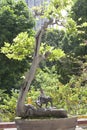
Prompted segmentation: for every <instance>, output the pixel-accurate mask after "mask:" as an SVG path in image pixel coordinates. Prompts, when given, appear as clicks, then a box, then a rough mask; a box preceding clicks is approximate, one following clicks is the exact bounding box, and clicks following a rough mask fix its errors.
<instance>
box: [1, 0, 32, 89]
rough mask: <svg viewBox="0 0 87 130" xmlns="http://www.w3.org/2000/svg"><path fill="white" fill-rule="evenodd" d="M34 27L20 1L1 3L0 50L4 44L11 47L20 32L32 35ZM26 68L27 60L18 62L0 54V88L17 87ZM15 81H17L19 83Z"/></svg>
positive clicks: (24, 6) (30, 17)
mask: <svg viewBox="0 0 87 130" xmlns="http://www.w3.org/2000/svg"><path fill="white" fill-rule="evenodd" d="M34 25H35V21H34V18H33V16H32V13H31V12H30V11H29V9H28V7H27V5H26V4H25V3H24V2H23V1H22V0H18V1H14V0H10V1H9V0H6V1H1V3H0V48H1V47H3V46H4V43H5V42H9V44H10V45H11V44H12V41H13V38H15V37H16V36H17V35H18V34H19V33H21V32H27V33H28V35H33V31H32V28H33V27H34ZM10 45H9V46H10ZM9 46H8V49H9ZM28 66H29V63H28V60H27V58H26V59H25V60H22V61H18V60H13V59H9V58H7V57H6V56H5V55H4V54H2V53H0V68H1V70H0V87H1V88H3V89H4V88H6V89H7V90H8V91H10V89H11V88H12V87H17V86H19V84H20V79H21V76H22V74H23V73H24V71H25V70H26V68H27V67H28ZM9 81H10V82H9ZM17 81H19V83H18V82H17Z"/></svg>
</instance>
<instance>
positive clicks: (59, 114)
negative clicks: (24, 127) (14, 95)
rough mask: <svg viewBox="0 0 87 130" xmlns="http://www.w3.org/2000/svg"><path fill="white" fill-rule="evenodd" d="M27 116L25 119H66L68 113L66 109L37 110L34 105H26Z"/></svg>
mask: <svg viewBox="0 0 87 130" xmlns="http://www.w3.org/2000/svg"><path fill="white" fill-rule="evenodd" d="M25 109H26V114H25V117H30V118H44V117H45V118H48V117H53V118H66V117H68V116H67V111H66V110H64V109H56V108H52V107H51V108H35V107H34V106H32V105H27V104H26V105H25Z"/></svg>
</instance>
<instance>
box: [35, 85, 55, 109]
mask: <svg viewBox="0 0 87 130" xmlns="http://www.w3.org/2000/svg"><path fill="white" fill-rule="evenodd" d="M49 102H50V104H51V107H52V106H53V102H52V98H51V97H49V96H46V95H45V94H44V91H43V89H42V88H40V96H39V97H38V100H37V101H36V105H37V106H38V107H42V105H43V104H46V108H47V106H48V103H49Z"/></svg>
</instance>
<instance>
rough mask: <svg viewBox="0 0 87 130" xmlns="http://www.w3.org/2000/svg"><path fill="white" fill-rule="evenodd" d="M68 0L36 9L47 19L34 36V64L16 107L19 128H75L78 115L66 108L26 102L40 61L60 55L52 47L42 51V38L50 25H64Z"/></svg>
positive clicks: (71, 129) (55, 1) (57, 1)
mask: <svg viewBox="0 0 87 130" xmlns="http://www.w3.org/2000/svg"><path fill="white" fill-rule="evenodd" d="M68 2H70V0H63V1H62V4H61V2H60V0H53V1H52V2H51V4H50V5H49V7H46V9H44V8H43V7H42V10H41V12H39V11H37V10H34V11H35V14H37V15H43V14H45V16H46V17H47V20H46V21H45V22H44V24H43V26H42V27H41V28H40V29H39V30H38V32H37V33H36V36H35V38H34V39H35V49H34V55H33V60H32V64H31V67H30V69H29V70H28V71H27V73H26V75H25V79H24V82H23V84H22V86H21V89H20V93H19V97H18V101H17V107H16V115H17V117H20V119H16V120H15V121H16V124H17V129H18V130H63V129H64V130H75V127H76V123H77V119H76V117H74V118H68V116H67V112H66V111H65V110H63V109H55V108H51V109H43V108H35V107H34V106H32V105H26V104H25V98H26V95H27V93H28V91H29V88H30V85H31V83H32V81H33V79H34V76H35V72H36V70H37V68H38V65H39V63H40V62H41V61H43V60H45V59H47V58H48V57H52V56H53V57H58V53H59V52H58V51H59V50H57V49H53V48H52V47H48V48H49V49H48V48H46V47H45V49H43V50H44V51H42V52H40V47H41V39H42V35H43V33H44V32H45V31H46V29H47V28H48V26H49V25H53V24H61V25H62V26H63V20H62V19H63V16H62V15H61V11H63V10H65V9H66V8H67V6H68ZM47 8H48V10H47ZM44 10H45V11H44ZM43 47H44V46H43ZM55 52H56V53H55ZM61 52H62V53H61V56H63V55H64V53H63V51H61ZM61 56H60V57H61ZM32 118H33V119H32Z"/></svg>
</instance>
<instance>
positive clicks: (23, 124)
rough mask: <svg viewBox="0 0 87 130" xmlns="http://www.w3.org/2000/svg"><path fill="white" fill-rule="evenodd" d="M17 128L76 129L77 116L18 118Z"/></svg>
mask: <svg viewBox="0 0 87 130" xmlns="http://www.w3.org/2000/svg"><path fill="white" fill-rule="evenodd" d="M15 122H16V126H17V130H75V128H76V125H77V118H76V117H72V118H59V119H16V120H15Z"/></svg>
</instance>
